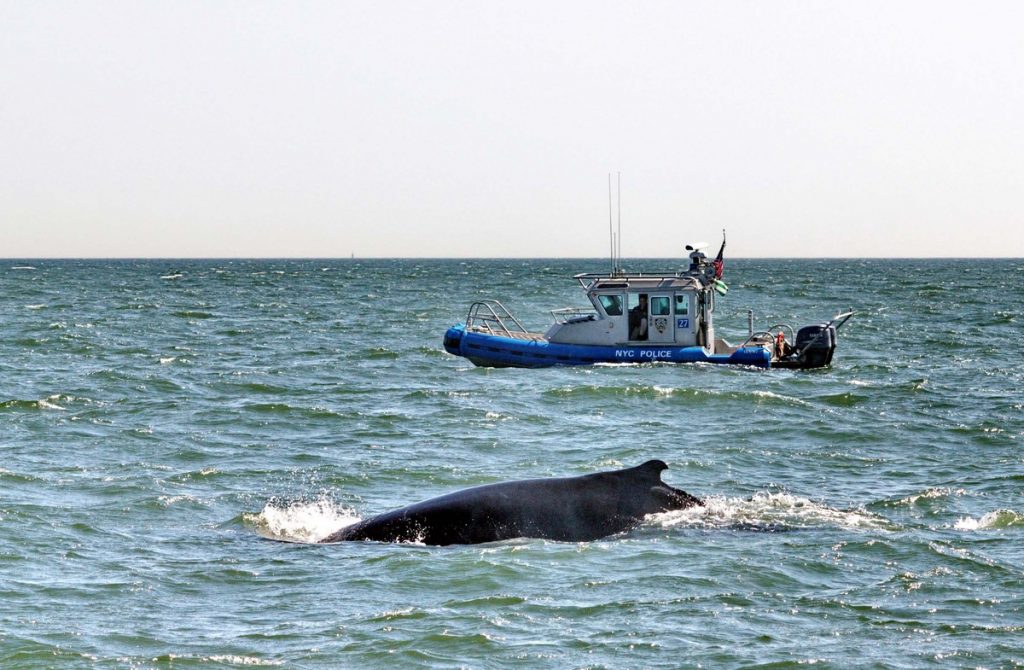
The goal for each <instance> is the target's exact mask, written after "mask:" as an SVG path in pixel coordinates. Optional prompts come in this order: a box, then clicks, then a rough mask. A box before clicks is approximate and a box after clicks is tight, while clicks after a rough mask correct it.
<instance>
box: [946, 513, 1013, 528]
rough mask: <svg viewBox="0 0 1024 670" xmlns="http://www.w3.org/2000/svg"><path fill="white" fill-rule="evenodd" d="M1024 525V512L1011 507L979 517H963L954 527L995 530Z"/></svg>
mask: <svg viewBox="0 0 1024 670" xmlns="http://www.w3.org/2000/svg"><path fill="white" fill-rule="evenodd" d="M1017 527H1024V514H1019V513H1017V512H1014V511H1013V510H1010V509H997V510H996V511H994V512H988V513H987V514H984V515H982V516H981V517H980V518H978V519H974V518H972V517H969V516H965V517H961V518H960V519H959V520H958V521H957V522H956V523H954V524H953V528H954V529H956V530H965V531H975V530H994V529H998V528H1017Z"/></svg>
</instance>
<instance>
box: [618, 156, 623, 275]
mask: <svg viewBox="0 0 1024 670" xmlns="http://www.w3.org/2000/svg"><path fill="white" fill-rule="evenodd" d="M618 180H619V183H618V191H619V198H618V201H619V254H618V256H619V271H621V270H622V173H621V172H619V173H618Z"/></svg>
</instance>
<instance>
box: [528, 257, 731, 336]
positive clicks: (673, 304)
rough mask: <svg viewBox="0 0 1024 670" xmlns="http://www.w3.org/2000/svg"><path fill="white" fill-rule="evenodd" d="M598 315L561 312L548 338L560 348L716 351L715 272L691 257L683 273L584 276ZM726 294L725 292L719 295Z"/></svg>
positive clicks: (578, 277) (703, 261) (557, 312)
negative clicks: (660, 346) (658, 347)
mask: <svg viewBox="0 0 1024 670" xmlns="http://www.w3.org/2000/svg"><path fill="white" fill-rule="evenodd" d="M575 279H576V280H577V281H579V282H580V285H581V286H582V287H583V289H584V290H585V291H586V294H587V298H588V299H589V300H590V302H591V304H592V305H593V310H592V311H591V310H581V309H575V308H569V309H561V310H555V311H554V312H553V313H552V314H553V315H554V317H555V323H554V324H553V325H552V326H551V327H550V328H549V329H548V331H547V332H546V333H545V335H544V336H545V338H546V339H547V340H548V341H550V342H554V343H559V344H588V345H626V344H629V345H658V344H666V345H672V346H683V347H693V346H698V347H706V348H711V349H713V348H714V342H715V333H714V325H713V314H714V310H715V290H716V286H718V285H719V284H718V283H717V282H716V280H715V276H714V268H713V267H712V266H711V264H709V263H707V261H706V259H705V258H704V254H703V253H701V252H700V251H694V252H693V253H692V254H691V263H690V269H689V270H687V271H680V272H654V273H649V272H631V273H627V272H621V271H614V272H610V273H590V274H579V275H576V276H575ZM719 290H721V289H719Z"/></svg>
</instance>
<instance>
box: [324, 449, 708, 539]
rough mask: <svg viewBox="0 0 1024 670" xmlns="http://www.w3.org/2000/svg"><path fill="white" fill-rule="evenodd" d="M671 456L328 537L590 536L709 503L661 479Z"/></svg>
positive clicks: (512, 487)
mask: <svg viewBox="0 0 1024 670" xmlns="http://www.w3.org/2000/svg"><path fill="white" fill-rule="evenodd" d="M666 469H668V466H667V465H666V464H665V463H664V461H660V460H650V461H647V462H646V463H643V464H642V465H638V466H636V467H632V468H625V469H622V470H611V471H607V472H595V473H592V474H587V475H582V476H578V477H559V478H547V479H524V480H518V481H507V482H500V483H496V484H486V485H484V486H477V487H474V488H469V489H463V490H461V491H455V492H454V493H449V494H447V495H442V496H440V497H437V498H430V499H429V500H424V501H422V502H418V503H415V504H413V505H409V506H406V507H402V508H399V509H396V510H392V511H390V512H386V513H384V514H380V515H378V516H374V517H371V518H369V519H366V520H364V521H360V522H358V523H355V524H353V525H350V526H345V527H343V528H341V529H339V530H337V531H335V532H334V533H331V534H330V535H328V536H327V537H325V538H323V539H321V540H320V541H319V542H321V543H335V542H349V541H359V540H364V541H374V542H408V543H422V544H426V545H438V546H446V545H453V544H480V543H485V542H500V541H503V540H512V539H516V538H537V539H545V540H555V541H559V542H588V541H591V540H597V539H600V538H603V537H607V536H609V535H615V534H618V533H622V532H625V531H627V530H630V529H631V528H634V527H635V526H637V525H639V524H640V522H642V521H643V519H644V517H645V516H647V515H648V514H656V513H659V512H668V511H672V510H678V509H685V508H687V507H692V506H695V505H703V504H704V503H703V501H702V500H701V499H699V498H697V497H695V496H692V495H690V494H689V493H687V492H686V491H682V490H680V489H676V488H673V487H671V486H669V485H668V484H665V483H664V482H663V481H661V473H662V471H664V470H666Z"/></svg>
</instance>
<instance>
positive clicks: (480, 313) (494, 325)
mask: <svg viewBox="0 0 1024 670" xmlns="http://www.w3.org/2000/svg"><path fill="white" fill-rule="evenodd" d="M472 329H476V330H480V331H484V332H487V333H491V334H492V335H504V336H505V337H515V335H514V333H526V332H527V330H526V328H525V327H524V326H523V324H522V323H520V322H519V319H517V318H516V317H514V316H512V312H510V311H508V309H506V308H505V306H504V305H502V304H501V303H500V302H498V301H497V300H478V301H477V302H474V303H473V304H472V305H470V306H469V314H467V315H466V330H472Z"/></svg>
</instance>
